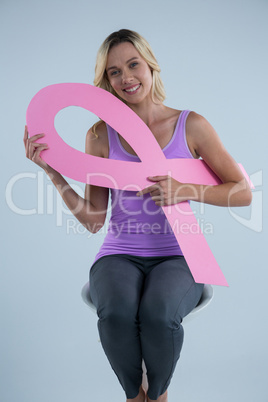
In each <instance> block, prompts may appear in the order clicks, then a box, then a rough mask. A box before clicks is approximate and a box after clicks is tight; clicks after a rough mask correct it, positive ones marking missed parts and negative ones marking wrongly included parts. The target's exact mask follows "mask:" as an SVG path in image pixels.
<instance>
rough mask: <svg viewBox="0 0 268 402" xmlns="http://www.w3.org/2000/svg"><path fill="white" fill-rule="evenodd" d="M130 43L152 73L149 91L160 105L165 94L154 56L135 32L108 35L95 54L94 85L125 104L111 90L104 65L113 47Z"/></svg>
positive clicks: (145, 42)
mask: <svg viewBox="0 0 268 402" xmlns="http://www.w3.org/2000/svg"><path fill="white" fill-rule="evenodd" d="M124 42H130V43H132V45H133V46H134V47H135V48H136V49H137V51H138V52H139V53H140V55H141V56H142V57H143V59H144V60H145V61H146V62H147V64H148V66H149V67H150V69H151V71H152V80H153V83H152V89H151V96H152V100H153V102H154V103H161V102H163V101H164V100H165V98H166V94H165V89H164V85H163V82H162V79H161V77H160V71H161V70H160V67H159V65H158V63H157V60H156V58H155V55H154V53H153V51H152V48H151V46H150V45H149V43H148V42H147V41H146V40H145V39H144V38H143V37H142V36H141V35H139V34H138V33H137V32H135V31H130V30H129V29H120V31H116V32H113V33H112V34H111V35H109V36H108V37H107V38H106V39H105V41H104V42H103V43H102V45H101V47H100V49H99V51H98V53H97V60H96V66H95V78H94V85H95V86H96V87H99V88H103V89H105V90H106V91H108V92H111V93H112V94H113V95H115V96H116V97H117V98H119V99H120V100H121V101H123V102H125V101H124V100H123V99H122V98H120V97H119V96H118V95H117V93H116V92H115V91H114V89H113V88H112V86H111V84H110V82H109V79H108V76H107V72H106V65H107V58H108V53H109V51H110V50H111V48H112V47H113V46H117V45H119V44H120V43H124ZM100 123H101V121H99V122H98V123H96V124H94V126H93V128H92V132H93V133H94V134H96V131H95V129H96V127H97V125H99V124H100Z"/></svg>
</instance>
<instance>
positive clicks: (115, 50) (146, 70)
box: [106, 42, 152, 104]
mask: <svg viewBox="0 0 268 402" xmlns="http://www.w3.org/2000/svg"><path fill="white" fill-rule="evenodd" d="M106 72H107V76H108V79H109V82H110V84H111V86H112V87H113V89H114V91H115V92H116V93H117V95H118V96H120V98H122V99H123V100H125V101H126V102H127V103H133V104H138V103H140V102H142V101H143V100H144V99H150V100H151V87H152V73H151V69H150V67H149V66H148V64H147V63H146V61H145V60H144V59H143V58H142V57H141V55H140V53H139V52H138V51H137V49H136V48H135V47H134V46H133V45H132V43H130V42H123V43H120V44H118V45H115V46H113V47H112V48H111V50H110V51H109V53H108V58H107V65H106Z"/></svg>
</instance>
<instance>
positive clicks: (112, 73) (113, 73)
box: [110, 70, 119, 75]
mask: <svg viewBox="0 0 268 402" xmlns="http://www.w3.org/2000/svg"><path fill="white" fill-rule="evenodd" d="M118 73H119V71H118V70H114V71H112V72H111V74H110V75H116V74H118Z"/></svg>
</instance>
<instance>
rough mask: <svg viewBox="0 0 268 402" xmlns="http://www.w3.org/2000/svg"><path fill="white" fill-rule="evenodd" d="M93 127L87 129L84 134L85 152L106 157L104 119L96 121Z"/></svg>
mask: <svg viewBox="0 0 268 402" xmlns="http://www.w3.org/2000/svg"><path fill="white" fill-rule="evenodd" d="M93 127H94V126H93ZM93 127H91V128H90V129H89V130H88V132H87V135H86V153H88V154H91V155H94V156H100V157H102V158H108V157H109V140H108V133H107V127H106V123H105V122H104V121H101V122H99V123H97V125H96V127H95V130H94V129H93Z"/></svg>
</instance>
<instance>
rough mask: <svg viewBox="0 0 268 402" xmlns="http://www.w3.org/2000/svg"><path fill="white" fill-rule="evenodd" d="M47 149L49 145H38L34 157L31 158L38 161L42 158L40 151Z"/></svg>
mask: <svg viewBox="0 0 268 402" xmlns="http://www.w3.org/2000/svg"><path fill="white" fill-rule="evenodd" d="M46 149H48V147H47V146H42V147H38V148H37V149H36V151H35V152H34V154H33V156H32V158H31V159H32V161H33V162H34V161H38V159H42V158H41V156H40V153H41V152H42V151H45V150H46Z"/></svg>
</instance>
